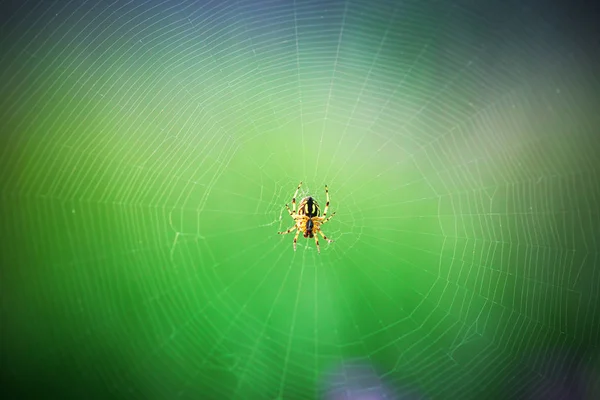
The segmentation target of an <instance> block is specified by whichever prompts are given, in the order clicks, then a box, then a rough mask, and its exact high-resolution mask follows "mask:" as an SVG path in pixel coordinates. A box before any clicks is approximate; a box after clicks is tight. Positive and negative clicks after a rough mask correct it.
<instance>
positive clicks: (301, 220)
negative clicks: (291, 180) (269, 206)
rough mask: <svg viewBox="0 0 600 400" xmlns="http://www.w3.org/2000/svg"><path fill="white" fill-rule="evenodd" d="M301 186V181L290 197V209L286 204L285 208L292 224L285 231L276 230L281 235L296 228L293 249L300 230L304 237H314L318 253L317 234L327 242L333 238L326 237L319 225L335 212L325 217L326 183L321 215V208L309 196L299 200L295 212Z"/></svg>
mask: <svg viewBox="0 0 600 400" xmlns="http://www.w3.org/2000/svg"><path fill="white" fill-rule="evenodd" d="M301 186H302V182H300V184H299V185H298V187H297V188H296V193H294V197H293V198H292V209H291V210H290V207H289V206H288V205H287V204H286V205H285V208H286V209H287V210H288V213H289V214H290V216H291V217H292V218H293V220H294V226H292V227H291V228H289V229H288V230H287V231H285V232H277V233H279V234H281V235H285V234H288V233H290V232H292V231H294V229H297V232H296V235H295V236H294V251H296V242H297V241H298V236H299V235H300V232H302V234H303V236H304V237H305V238H310V239H312V238H314V239H315V244H316V245H317V251H318V252H319V253H320V252H321V248H320V247H319V235H321V236H322V237H323V239H325V240H326V241H327V242H330V243H331V242H333V240H331V239H328V238H327V236H325V234H324V233H323V231H321V225H323V224H324V223H326V222H327V221H329V220H330V219H331V218H332V217H333V216H334V215H335V213H333V214H331V215H330V216H329V217H327V211H328V210H329V189H328V188H327V185H325V196H326V198H327V202H326V203H325V210H323V216H321V208H320V207H319V203H317V201H316V200H315V199H314V198H313V197H311V196H308V197H305V198H303V199H302V200H301V201H300V204H299V205H298V211H297V212H296V196H297V195H298V191H299V190H300V187H301Z"/></svg>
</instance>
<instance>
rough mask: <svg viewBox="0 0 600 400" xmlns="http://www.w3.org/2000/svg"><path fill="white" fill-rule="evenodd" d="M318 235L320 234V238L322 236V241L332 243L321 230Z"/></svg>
mask: <svg viewBox="0 0 600 400" xmlns="http://www.w3.org/2000/svg"><path fill="white" fill-rule="evenodd" d="M319 233H320V234H321V236H323V239H325V240H327V241H328V242H329V243H331V242H333V240H332V239H329V238H328V237H327V236H325V234H324V233H323V231H322V230H320V229H319ZM315 236H316V235H315Z"/></svg>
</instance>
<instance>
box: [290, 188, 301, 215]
mask: <svg viewBox="0 0 600 400" xmlns="http://www.w3.org/2000/svg"><path fill="white" fill-rule="evenodd" d="M300 186H302V181H300V183H299V184H298V187H297V188H296V193H294V197H293V198H292V210H294V212H296V196H298V191H299V190H300ZM290 215H291V213H290Z"/></svg>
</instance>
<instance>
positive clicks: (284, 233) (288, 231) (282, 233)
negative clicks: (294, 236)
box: [277, 225, 297, 235]
mask: <svg viewBox="0 0 600 400" xmlns="http://www.w3.org/2000/svg"><path fill="white" fill-rule="evenodd" d="M296 228H297V226H296V225H294V226H292V227H291V228H290V229H288V230H287V231H285V232H277V233H278V234H280V235H287V234H288V233H290V232H292V231H293V230H294V229H296Z"/></svg>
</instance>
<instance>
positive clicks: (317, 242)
mask: <svg viewBox="0 0 600 400" xmlns="http://www.w3.org/2000/svg"><path fill="white" fill-rule="evenodd" d="M315 243H316V244H317V253H319V254H321V247H319V235H315Z"/></svg>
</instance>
